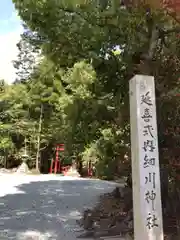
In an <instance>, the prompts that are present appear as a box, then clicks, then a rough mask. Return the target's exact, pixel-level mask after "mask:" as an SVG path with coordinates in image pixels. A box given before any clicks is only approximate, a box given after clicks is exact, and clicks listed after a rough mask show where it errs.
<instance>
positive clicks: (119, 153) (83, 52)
mask: <svg viewBox="0 0 180 240" xmlns="http://www.w3.org/2000/svg"><path fill="white" fill-rule="evenodd" d="M13 2H14V4H15V7H16V9H17V11H18V14H19V15H20V17H21V19H22V21H23V26H24V32H23V34H22V35H21V41H20V42H19V43H18V44H17V47H18V49H19V55H18V58H17V59H15V61H14V67H15V68H16V69H17V76H18V77H17V79H16V80H15V81H14V83H13V84H12V85H7V84H6V83H5V81H4V80H1V89H0V90H1V91H0V112H1V114H0V131H1V134H0V138H1V139H0V152H1V155H0V165H1V167H14V166H16V165H18V164H19V163H20V162H21V161H22V156H23V154H24V152H26V153H27V155H28V156H29V166H30V167H32V168H33V167H35V165H36V167H37V165H38V168H40V170H41V171H42V172H47V171H48V167H49V161H50V159H51V158H52V156H53V153H54V146H55V144H57V143H64V144H65V151H64V153H63V154H64V157H67V158H72V159H79V161H81V162H82V163H83V165H84V166H86V165H87V164H88V163H89V162H91V163H92V164H93V165H94V166H95V168H96V175H97V176H98V177H101V178H102V177H103V178H106V179H113V178H114V177H119V176H127V175H128V174H129V173H130V172H131V164H130V160H131V159H130V117H129V93H128V88H129V80H130V79H131V78H132V77H133V76H134V75H135V74H147V75H153V76H154V77H155V83H156V102H157V117H158V119H157V121H158V136H159V146H160V149H159V152H160V164H161V172H162V173H164V174H162V182H165V181H166V180H167V176H169V177H170V178H171V179H172V180H173V181H174V180H176V181H175V182H176V183H177V182H178V166H179V165H178V160H179V153H180V151H179V144H180V141H179V140H180V138H179V120H180V116H179V106H180V104H179V103H180V99H179V98H178V93H179V83H180V82H179V73H180V61H179V57H180V37H179V30H180V29H178V23H177V21H176V20H175V19H174V18H173V17H172V16H171V15H169V14H167V13H165V12H164V11H163V10H158V9H156V8H155V9H154V8H153V7H152V8H150V7H149V6H147V5H143V4H141V5H138V4H137V5H133V6H132V5H131V4H128V3H127V1H124V3H123V1H122V3H120V1H116V0H114V1H113V0H112V1H105V0H103V1H101V0H99V1H95V0H94V1H83V0H81V1H80V0H79V1H78V0H77V1H73V0H66V1H63V0H59V1H56V0H36V1H33V0H30V1H22V0H13ZM152 2H153V1H152ZM164 176H165V177H164ZM166 185H167V184H166ZM163 189H164V188H163Z"/></svg>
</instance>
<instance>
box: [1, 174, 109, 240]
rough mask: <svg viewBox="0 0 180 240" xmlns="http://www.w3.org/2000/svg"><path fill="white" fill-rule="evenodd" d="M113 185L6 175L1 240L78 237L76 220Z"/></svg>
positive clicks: (2, 203) (2, 182) (52, 239)
mask: <svg viewBox="0 0 180 240" xmlns="http://www.w3.org/2000/svg"><path fill="white" fill-rule="evenodd" d="M113 188H114V184H113V183H109V182H105V181H100V180H90V179H89V180H87V179H75V178H70V177H61V176H54V175H40V176H32V175H31V176H30V175H29V176H23V175H17V174H11V175H10V174H9V175H8V174H2V175H0V240H10V239H14V240H74V239H78V238H77V236H78V235H79V234H80V233H81V229H80V228H79V226H78V225H77V224H76V220H77V219H79V218H80V217H81V214H82V212H83V210H84V209H85V208H88V207H92V206H93V205H94V204H95V203H96V201H97V199H98V196H99V195H100V194H101V193H105V192H109V191H111V190H112V189H113Z"/></svg>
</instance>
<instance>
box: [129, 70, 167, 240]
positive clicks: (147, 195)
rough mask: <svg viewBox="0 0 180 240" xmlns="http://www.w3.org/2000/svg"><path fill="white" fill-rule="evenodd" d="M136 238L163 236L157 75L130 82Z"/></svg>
mask: <svg viewBox="0 0 180 240" xmlns="http://www.w3.org/2000/svg"><path fill="white" fill-rule="evenodd" d="M129 86H130V89H129V92H130V122H131V158H132V183H133V212H134V239H135V240H163V239H164V237H163V222H162V206H161V191H160V171H159V151H158V137H157V122H156V102H155V88H154V77H152V76H145V75H136V76H134V77H133V78H132V79H131V80H130V83H129Z"/></svg>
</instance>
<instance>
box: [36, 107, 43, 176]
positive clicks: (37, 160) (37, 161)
mask: <svg viewBox="0 0 180 240" xmlns="http://www.w3.org/2000/svg"><path fill="white" fill-rule="evenodd" d="M42 115H43V105H42V104H41V112H40V116H39V128H38V137H37V152H36V170H37V171H39V150H40V141H41V128H42Z"/></svg>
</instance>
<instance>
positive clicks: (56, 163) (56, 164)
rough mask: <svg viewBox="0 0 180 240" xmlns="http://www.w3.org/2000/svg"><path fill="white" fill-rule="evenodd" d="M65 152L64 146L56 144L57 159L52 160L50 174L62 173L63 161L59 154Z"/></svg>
mask: <svg viewBox="0 0 180 240" xmlns="http://www.w3.org/2000/svg"><path fill="white" fill-rule="evenodd" d="M63 151H64V144H62V143H61V144H56V157H55V160H54V159H52V160H51V167H50V173H53V172H54V173H55V174H56V173H57V172H58V173H60V172H61V161H60V158H59V152H63Z"/></svg>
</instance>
